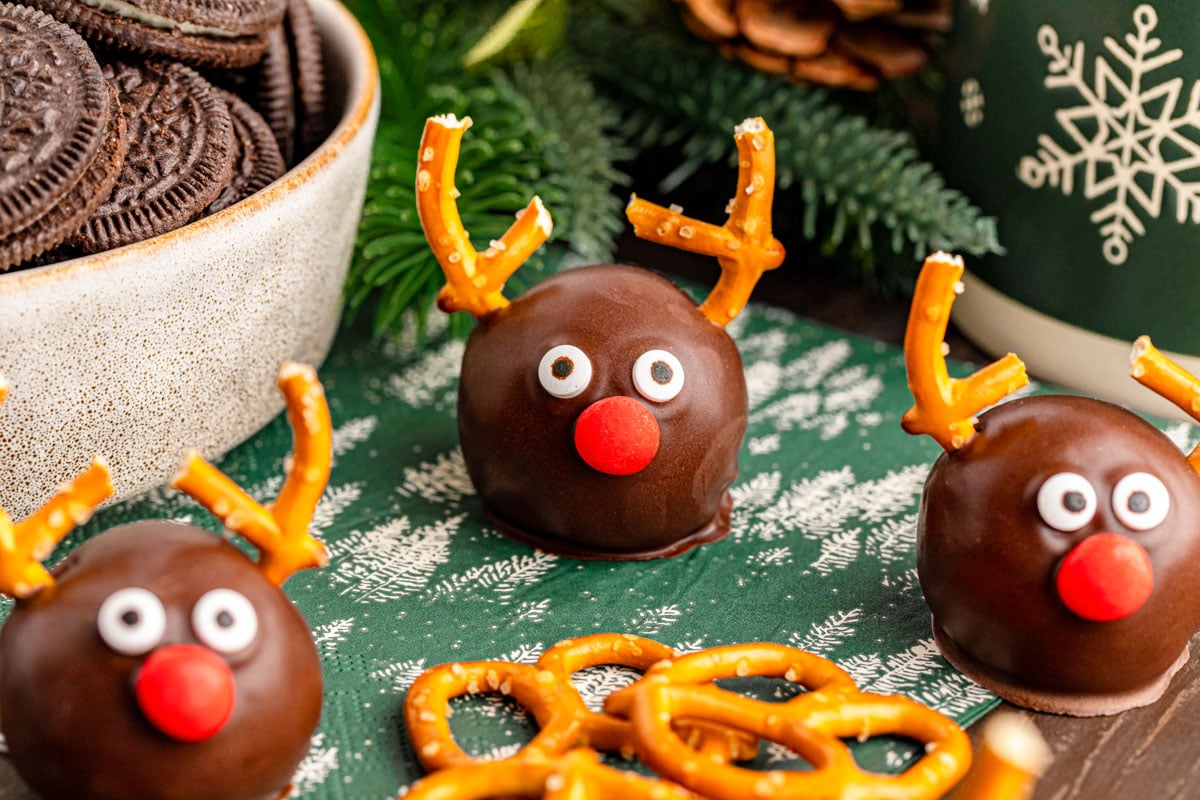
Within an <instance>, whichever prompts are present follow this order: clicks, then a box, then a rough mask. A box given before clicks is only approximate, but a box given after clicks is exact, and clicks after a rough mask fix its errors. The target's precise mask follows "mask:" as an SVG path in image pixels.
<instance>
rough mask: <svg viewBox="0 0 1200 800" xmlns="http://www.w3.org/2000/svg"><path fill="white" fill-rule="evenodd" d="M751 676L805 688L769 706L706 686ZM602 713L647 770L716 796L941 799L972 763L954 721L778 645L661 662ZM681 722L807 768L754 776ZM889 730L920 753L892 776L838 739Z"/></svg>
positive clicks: (729, 799) (723, 799)
mask: <svg viewBox="0 0 1200 800" xmlns="http://www.w3.org/2000/svg"><path fill="white" fill-rule="evenodd" d="M752 675H753V676H759V677H767V678H783V679H785V680H787V681H790V682H792V683H796V684H799V685H801V686H803V687H804V688H805V689H807V690H808V691H806V692H805V693H803V694H801V695H798V696H797V697H795V698H793V699H792V700H789V701H787V702H786V703H768V702H763V701H760V700H755V699H753V698H750V697H746V696H744V695H740V694H736V693H734V692H729V691H726V690H724V689H720V688H718V687H717V686H716V685H715V684H713V683H712V682H713V681H716V680H720V679H722V678H733V677H747V676H752ZM605 710H606V711H609V712H611V713H615V714H618V715H621V716H625V717H627V718H628V719H629V720H630V722H631V723H632V724H633V727H634V731H635V736H634V742H635V743H636V749H637V754H638V756H639V757H640V758H641V759H642V761H643V762H645V763H646V764H647V765H648V766H650V767H651V768H652V769H653V770H654V771H655V772H657V773H659V774H660V775H662V776H664V777H666V778H668V779H670V780H672V781H675V782H677V783H679V784H681V785H683V786H684V787H686V788H688V789H690V790H692V791H694V792H696V793H698V794H701V795H703V796H705V797H710V798H714V800H742V799H743V798H753V797H771V798H796V800H799V799H800V798H804V800H816V799H817V798H829V800H853V799H854V798H873V799H874V800H921V799H922V798H933V797H940V796H942V794H944V793H945V792H946V791H947V790H949V789H950V788H951V787H952V786H953V785H954V784H955V783H956V782H957V781H958V780H959V779H960V778H962V776H963V775H964V774H965V773H966V771H967V768H968V766H969V765H970V763H971V746H970V742H969V740H968V739H967V736H966V734H965V733H964V732H963V730H962V729H961V728H960V727H958V725H957V724H955V723H954V722H953V720H950V719H949V718H947V717H945V716H943V715H942V714H939V713H938V712H936V711H934V710H933V709H931V708H928V707H927V706H923V705H921V704H920V703H917V702H915V701H913V700H910V699H908V698H906V697H903V696H900V695H879V694H871V693H867V692H860V691H858V688H857V686H856V685H855V683H854V680H853V679H852V678H851V677H850V676H849V675H848V674H847V673H846V672H844V671H843V670H842V669H841V668H839V667H838V666H837V665H836V664H834V663H833V662H832V661H830V660H828V659H825V658H822V657H820V656H817V655H814V654H812V653H808V652H805V651H803V650H798V649H796V648H794V647H787V646H784V645H779V644H769V643H758V644H742V645H730V646H727V647H717V648H713V649H710V650H702V651H700V652H697V653H692V654H689V655H686V656H682V657H680V658H679V659H676V660H674V661H666V662H662V663H660V664H657V665H655V666H654V667H652V668H651V669H650V670H649V671H648V672H647V673H646V675H645V676H644V677H643V678H642V679H641V680H639V681H637V682H636V683H634V684H633V685H632V686H628V687H626V688H624V689H621V690H619V691H617V692H614V693H613V694H612V695H611V696H610V697H609V698H608V700H607V701H606V702H605ZM679 718H685V719H689V720H707V721H709V722H711V723H715V724H718V725H721V726H725V727H728V728H732V729H735V730H740V731H743V732H744V733H746V734H749V735H753V736H756V737H760V738H762V739H766V740H768V741H772V742H776V743H778V744H781V745H784V746H785V747H787V748H788V749H790V750H792V751H794V752H795V753H797V754H798V755H800V756H801V757H803V758H804V759H805V761H807V762H808V763H809V764H810V765H811V766H812V770H810V771H803V772H802V771H785V770H775V771H771V772H760V771H756V770H748V769H743V768H741V767H737V766H734V765H732V764H720V763H712V762H706V761H703V760H701V759H699V758H697V757H696V755H695V754H694V753H693V752H692V751H691V750H690V748H688V747H687V745H686V744H685V743H684V742H683V741H682V740H681V739H680V738H679V736H678V735H677V734H676V733H675V732H674V730H673V728H672V721H673V720H675V719H679ZM889 734H894V735H899V736H903V737H906V738H909V739H914V740H916V741H918V742H921V743H923V744H924V745H925V754H924V755H923V756H922V757H921V758H920V759H919V760H918V761H917V762H916V763H915V764H913V765H912V766H910V767H909V768H908V769H906V770H905V771H904V772H902V773H900V774H899V775H881V774H878V773H873V772H867V771H866V770H863V769H861V768H860V767H858V765H857V764H855V762H854V758H853V757H852V756H851V754H850V749H849V748H848V747H847V746H846V745H845V744H844V743H843V742H842V739H848V738H859V739H866V738H869V737H871V736H880V735H889Z"/></svg>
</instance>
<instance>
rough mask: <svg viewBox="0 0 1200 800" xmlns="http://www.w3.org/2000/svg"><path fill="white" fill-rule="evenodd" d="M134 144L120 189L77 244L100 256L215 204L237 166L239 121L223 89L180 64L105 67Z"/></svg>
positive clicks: (74, 239) (78, 237) (85, 228)
mask: <svg viewBox="0 0 1200 800" xmlns="http://www.w3.org/2000/svg"><path fill="white" fill-rule="evenodd" d="M103 72H104V75H105V77H106V78H107V79H108V80H109V81H110V82H112V83H113V85H115V86H116V88H117V93H118V95H119V96H120V98H121V108H122V112H123V113H124V115H125V122H126V125H127V127H128V129H129V148H128V152H127V153H126V156H125V164H124V166H123V168H122V170H121V175H120V177H119V178H118V180H117V185H116V188H115V189H114V190H113V191H112V194H111V195H109V197H108V199H107V200H105V201H104V203H102V204H101V205H100V207H99V208H98V209H97V210H96V213H95V214H94V215H93V216H92V218H91V219H89V220H88V222H87V224H86V225H84V226H83V229H82V230H81V231H80V232H79V233H78V234H76V236H74V237H72V240H71V242H72V244H74V245H76V246H78V247H80V248H81V249H82V250H84V251H86V252H89V253H95V252H100V251H102V250H108V249H111V248H113V247H121V246H123V245H127V244H132V243H133V242H137V241H141V240H142V239H147V238H149V237H151V236H157V235H158V234H160V233H165V232H167V231H169V230H173V229H175V228H177V227H179V226H180V225H183V224H185V223H187V222H189V221H190V220H192V219H193V218H195V217H196V216H198V215H199V214H200V213H201V212H202V211H203V210H204V209H205V208H207V207H208V205H209V204H210V203H212V201H213V200H215V199H216V198H217V195H218V194H220V193H221V190H222V189H223V188H224V187H225V184H226V183H228V182H229V177H230V175H231V173H232V170H233V124H232V121H231V120H230V115H229V107H228V106H227V105H226V103H225V100H224V98H223V97H222V96H221V95H220V94H218V92H217V89H216V87H214V86H213V85H212V84H210V83H208V82H207V81H205V80H204V79H203V78H201V77H200V76H199V75H198V74H197V73H196V72H195V71H194V70H192V69H190V68H188V67H185V66H184V65H183V64H179V63H177V62H170V63H164V62H146V63H145V64H131V63H126V62H115V63H108V64H105V65H103Z"/></svg>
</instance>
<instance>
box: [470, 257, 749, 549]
mask: <svg viewBox="0 0 1200 800" xmlns="http://www.w3.org/2000/svg"><path fill="white" fill-rule="evenodd" d="M458 398H459V399H458V425H459V434H460V437H461V440H462V450H463V457H464V459H465V461H466V464H467V469H468V471H469V472H470V475H471V480H472V481H473V482H474V484H475V487H476V489H477V490H478V492H479V495H480V497H481V499H482V501H483V507H484V510H485V512H486V513H487V514H488V516H489V518H490V519H491V520H492V521H493V522H494V523H495V524H496V526H497V527H498V528H500V529H501V530H502V531H504V532H505V533H507V534H510V535H511V536H513V537H514V538H517V539H521V540H524V541H528V542H530V543H533V544H536V545H538V546H540V547H544V548H546V549H548V550H551V551H554V552H559V553H565V554H569V555H583V556H594V557H612V558H637V557H642V558H649V557H654V556H662V555H670V554H672V553H675V552H678V551H681V550H684V549H687V548H688V547H691V546H693V545H696V544H699V543H701V542H705V541H710V540H712V539H716V538H719V537H721V536H724V535H725V534H726V533H728V532H729V510H730V505H731V501H730V497H729V491H728V488H729V485H730V484H731V483H732V482H733V480H734V478H735V477H736V476H737V456H738V450H739V449H740V447H741V443H742V438H743V436H744V434H745V431H746V408H747V406H746V402H747V401H746V383H745V379H744V377H743V372H742V362H741V358H740V356H739V355H738V351H737V347H736V345H735V344H734V343H733V340H732V339H730V338H729V335H728V334H726V333H725V331H724V330H722V329H721V328H719V327H717V326H715V325H713V324H712V322H710V321H709V320H708V319H707V318H706V317H705V316H704V315H703V314H701V313H700V311H699V309H698V308H697V307H696V304H695V303H694V302H693V301H692V300H691V298H689V297H688V296H687V295H686V294H684V293H683V292H682V291H680V290H679V289H678V288H676V287H675V286H674V285H672V284H671V283H670V282H669V281H667V280H666V279H664V278H662V277H659V276H657V275H655V274H653V273H651V272H648V271H647V270H643V269H638V268H636V267H630V266H622V265H615V264H607V265H596V266H590V267H581V268H578V269H575V270H569V271H567V272H564V273H559V274H558V275H555V276H552V277H550V278H548V279H547V280H545V281H542V282H541V283H540V284H538V285H537V286H535V287H534V288H533V289H531V290H530V291H529V292H527V293H526V294H524V295H522V296H521V297H519V298H517V299H516V300H515V301H514V302H513V303H511V304H510V305H508V306H506V307H504V308H502V309H499V310H498V311H496V312H495V313H493V314H491V315H489V316H487V317H485V318H484V319H482V320H480V323H479V326H478V327H477V328H476V329H475V330H474V332H473V333H472V334H471V337H470V339H469V340H468V343H467V348H466V353H465V355H464V357H463V367H462V377H461V382H460V384H459V396H458Z"/></svg>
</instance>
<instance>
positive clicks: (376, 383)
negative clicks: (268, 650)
mask: <svg viewBox="0 0 1200 800" xmlns="http://www.w3.org/2000/svg"><path fill="white" fill-rule="evenodd" d="M730 331H731V333H732V334H733V335H734V336H735V338H736V339H737V341H738V343H739V346H740V348H741V350H742V354H743V360H744V363H745V368H746V375H747V383H748V387H749V392H750V427H749V431H748V434H747V437H746V443H745V445H744V447H743V450H742V455H741V461H740V467H741V476H740V478H739V479H738V481H737V483H736V484H735V488H734V491H735V496H736V507H735V510H734V529H733V532H732V533H731V535H730V536H729V537H728V538H727V539H725V540H723V541H720V542H716V543H713V544H709V545H706V546H704V547H701V548H698V549H695V550H692V551H691V552H689V553H686V554H684V555H682V556H680V557H677V558H674V559H668V560H659V561H650V562H618V563H610V562H583V561H575V560H570V559H564V558H556V557H554V556H551V555H548V554H545V553H542V552H539V551H535V550H533V549H530V548H529V547H526V546H524V545H520V544H516V543H513V542H510V541H508V540H506V539H504V538H502V537H500V536H499V535H498V534H497V533H495V532H494V531H493V530H492V529H491V528H490V527H489V526H488V525H487V524H486V523H485V522H484V519H483V517H482V514H481V512H480V507H479V504H478V501H477V498H476V497H475V496H474V494H473V492H472V489H471V486H470V482H469V480H468V479H467V475H466V471H465V469H464V467H463V464H462V459H461V456H460V454H459V452H458V449H457V444H458V443H457V429H456V425H455V393H456V390H457V373H458V364H459V360H460V357H461V352H462V343H461V342H459V341H456V340H453V339H450V338H449V337H447V336H446V335H445V333H444V332H434V333H433V335H432V336H431V338H430V339H428V340H427V341H426V342H425V343H424V344H422V345H420V346H418V344H417V343H416V340H415V338H414V337H411V336H408V337H405V336H401V337H397V338H396V339H394V340H390V341H386V342H377V341H372V340H371V339H370V338H369V337H368V336H366V335H365V334H364V333H363V332H361V331H360V330H358V329H356V328H347V329H345V330H343V331H342V333H341V334H340V336H339V338H338V340H337V341H336V343H335V345H334V348H333V350H332V353H331V354H330V356H329V358H328V360H327V362H326V363H325V365H324V366H323V367H322V369H321V370H320V375H321V379H322V381H323V382H324V384H325V386H326V390H327V393H328V397H329V401H330V406H331V410H332V414H333V422H334V427H335V437H334V442H335V445H334V447H335V463H334V468H333V474H332V478H331V481H330V484H329V487H328V490H327V492H326V494H325V497H324V499H323V501H322V502H321V504H320V506H319V508H318V510H317V514H316V519H315V520H314V531H315V532H316V533H317V534H318V535H319V536H320V537H322V538H323V539H324V540H325V541H326V542H327V543H328V545H329V549H330V552H331V555H332V559H331V562H330V564H329V566H328V567H326V568H325V569H321V570H310V571H306V572H303V573H300V574H298V575H296V576H294V577H293V578H292V579H291V580H290V581H289V582H288V583H287V585H286V591H287V592H288V594H289V595H290V596H291V597H292V598H294V600H295V602H296V603H297V605H298V606H299V608H300V610H301V611H302V612H303V613H304V615H305V617H306V618H307V619H308V621H309V623H310V624H311V626H312V630H313V634H314V637H315V639H316V642H317V645H318V647H319V649H320V652H321V654H322V658H323V662H324V668H325V675H326V682H327V686H326V698H325V710H324V714H323V718H322V722H321V725H320V728H319V729H318V732H317V735H316V737H315V738H314V741H313V746H312V750H311V752H310V754H309V756H308V758H307V759H306V760H305V762H304V763H303V764H302V765H301V768H300V770H299V773H298V774H297V776H296V794H297V795H298V796H303V797H313V798H356V799H358V800H362V799H364V798H388V797H393V796H395V795H396V794H397V792H398V791H399V790H400V789H401V787H403V786H406V785H407V784H409V783H410V782H411V781H412V780H413V779H415V778H416V777H418V776H419V775H420V774H421V772H420V769H419V767H418V766H417V765H416V761H415V758H414V756H413V753H412V751H411V748H410V747H409V744H408V741H407V737H406V735H405V731H404V728H403V723H402V721H401V713H400V710H401V704H402V702H403V695H404V692H405V690H406V688H407V687H408V686H409V685H410V684H411V682H412V680H413V679H414V678H415V677H416V676H417V675H418V674H419V673H420V672H421V671H422V670H423V669H425V668H427V667H429V666H432V665H435V664H440V663H443V662H447V661H454V660H474V659H501V658H502V659H508V660H518V661H526V662H532V661H534V660H535V659H536V658H537V656H538V655H539V654H540V653H541V652H542V651H543V650H544V649H545V648H547V647H549V646H550V645H552V644H554V643H555V642H558V641H560V640H561V639H564V638H568V637H573V636H578V635H582V634H587V633H593V632H602V631H619V632H632V633H637V634H641V635H644V636H648V637H650V638H653V639H657V640H659V641H662V642H664V643H666V644H670V645H672V646H675V647H677V648H680V649H682V650H694V649H698V648H702V647H710V646H714V645H720V644H729V643H736V642H746V641H757V640H763V641H773V642H781V643H786V644H792V645H796V646H799V647H802V648H805V649H809V650H812V651H815V652H817V653H820V654H822V655H825V656H828V657H830V658H832V659H834V660H835V661H837V662H838V663H839V664H840V665H841V666H843V667H844V668H845V669H847V670H848V671H849V672H850V673H851V674H852V675H853V676H854V677H855V678H856V679H857V681H858V682H859V685H860V687H861V688H863V689H864V690H870V691H876V692H901V693H904V694H907V695H910V696H912V697H914V698H915V699H917V700H919V701H922V702H924V703H928V704H931V705H933V706H935V707H936V708H939V709H940V710H942V711H944V712H945V713H947V714H949V715H950V716H952V717H954V718H955V719H957V720H959V721H960V722H962V723H964V724H966V723H970V722H971V721H972V720H974V719H976V718H978V717H979V716H981V715H982V714H983V713H984V712H986V711H987V710H988V709H990V708H991V707H992V706H993V705H994V704H995V702H996V700H995V698H994V697H993V696H992V695H991V694H989V693H987V692H985V691H983V690H982V689H980V688H979V687H977V686H975V685H974V684H972V683H970V682H969V681H967V680H966V679H964V678H963V677H961V676H960V675H959V674H958V673H956V672H955V671H953V670H951V669H950V668H949V667H948V666H947V665H946V663H945V662H944V661H943V660H942V659H941V657H940V656H939V655H938V654H937V651H936V649H935V648H934V646H933V644H932V641H931V638H930V631H929V615H928V610H927V609H926V607H925V605H924V602H923V600H922V597H921V592H920V588H919V586H918V584H917V580H916V571H915V567H914V557H913V544H914V539H915V533H916V530H915V521H916V511H917V504H918V499H919V494H920V490H921V485H922V481H923V479H924V476H925V474H926V472H927V470H928V468H929V465H930V464H931V463H932V462H933V460H934V459H935V458H936V457H937V455H938V453H939V452H940V448H939V447H938V446H937V445H936V444H935V443H934V442H933V441H932V440H930V439H928V438H927V437H912V436H908V435H906V434H905V433H904V432H903V431H901V429H900V426H899V417H900V414H901V413H902V412H903V411H904V409H905V408H907V407H908V405H909V404H910V402H911V398H910V395H909V393H908V389H907V386H906V383H905V375H904V366H903V360H902V356H901V354H900V352H899V351H898V350H897V349H896V348H893V347H890V346H886V345H883V344H880V343H878V342H874V341H870V340H866V339H862V338H857V337H855V336H851V335H846V334H843V333H839V332H836V331H833V330H830V329H828V328H826V327H822V326H820V325H817V324H814V323H812V322H808V321H805V320H803V319H799V318H797V317H795V316H793V315H792V314H790V313H788V312H786V311H782V310H780V309H777V308H771V307H765V306H761V305H751V306H750V307H749V308H748V309H747V311H746V312H745V313H744V314H743V315H742V316H741V317H739V318H738V319H737V320H735V321H734V322H733V323H732V324H731V326H730ZM1189 431H1190V427H1189V426H1186V425H1180V426H1178V428H1177V430H1176V431H1175V434H1177V435H1178V436H1186V435H1188V432H1189ZM290 443H291V432H290V430H289V429H288V426H287V423H286V421H285V420H284V419H283V418H282V416H280V417H279V418H277V419H276V420H274V421H273V422H272V423H271V424H270V425H268V426H267V427H266V428H265V429H263V430H262V431H261V432H260V433H259V434H258V435H256V436H255V437H253V438H252V439H251V440H250V441H248V442H246V443H245V444H243V445H242V446H240V447H239V448H237V449H236V450H234V451H233V452H232V453H230V454H229V455H228V456H227V457H226V458H225V459H224V460H223V461H222V462H220V466H221V468H222V469H223V470H224V471H225V472H226V473H227V474H229V475H230V476H231V477H232V478H234V479H235V480H236V481H238V482H239V483H240V484H241V485H242V486H243V487H245V488H246V489H247V490H248V491H249V492H250V493H251V494H252V495H253V496H255V497H256V498H258V499H259V500H262V501H269V500H271V499H273V498H274V496H275V493H276V492H277V491H278V489H279V487H280V485H281V483H282V475H283V467H282V463H283V459H284V457H285V456H286V455H287V454H288V452H289V450H290V446H291V444H290ZM146 517H169V518H174V519H179V520H183V521H188V522H192V523H195V524H197V525H201V526H203V527H207V528H211V529H213V530H217V529H218V526H217V525H216V523H215V521H214V519H213V518H212V517H211V516H210V515H209V514H208V513H207V512H205V511H204V510H202V509H200V508H199V507H198V506H197V505H196V504H194V503H193V502H192V501H191V500H190V499H188V498H186V497H183V496H181V495H179V494H176V493H174V492H172V491H169V490H158V491H154V492H151V493H150V494H149V495H147V496H145V497H143V498H140V499H137V500H135V501H131V502H127V503H124V504H121V505H118V506H114V507H112V508H109V509H106V510H105V511H103V512H102V513H100V514H98V515H97V516H96V517H95V518H94V519H93V520H92V521H91V522H90V523H89V524H88V525H86V526H85V527H84V528H83V529H81V530H80V531H77V532H76V533H74V534H72V535H71V537H69V539H68V540H67V541H66V542H65V543H64V544H63V545H62V546H60V548H59V550H58V552H57V554H56V556H55V558H57V557H60V556H61V555H62V554H63V553H65V552H66V551H67V550H68V549H69V548H70V547H71V546H73V544H74V543H77V542H78V541H79V539H80V537H84V536H88V535H93V534H95V533H96V532H99V531H102V530H104V529H106V528H109V527H112V526H114V525H116V524H119V523H122V522H126V521H130V520H135V519H141V518H146ZM630 677H631V675H630V674H629V673H627V672H626V671H624V670H621V669H618V668H596V669H592V670H588V671H586V672H585V673H582V674H580V675H579V676H577V683H578V684H579V685H580V687H581V691H582V692H583V694H584V696H585V698H586V699H587V700H588V701H589V702H590V703H592V704H593V705H598V704H599V702H600V700H601V698H602V697H603V695H604V694H607V692H609V691H611V689H612V688H613V687H615V686H617V685H620V684H622V683H624V682H626V681H628V680H629V679H630ZM739 683H741V684H742V688H743V689H746V690H748V691H751V692H754V693H756V694H758V695H760V696H764V697H770V696H786V695H788V694H789V691H790V690H789V688H788V687H787V686H785V685H783V684H782V683H777V682H768V681H757V682H756V681H740V682H739ZM454 729H455V731H456V732H457V734H458V735H459V737H460V741H461V742H463V744H464V746H465V747H467V748H468V750H470V751H473V752H476V753H480V754H487V755H493V756H494V755H505V754H508V753H511V752H513V751H514V750H515V749H516V747H517V746H519V744H520V743H521V742H522V741H524V740H525V739H527V738H528V736H529V732H530V731H531V730H532V723H531V722H530V720H529V719H528V718H527V716H526V715H524V714H523V713H522V712H521V710H520V709H519V708H516V707H515V706H514V705H512V704H511V703H508V702H505V701H502V700H500V699H499V698H496V697H491V698H489V699H481V700H473V701H469V702H468V701H463V702H460V703H458V706H457V709H456V713H455V716H454ZM855 752H856V757H857V758H859V760H860V761H861V762H862V763H863V764H864V765H866V766H868V767H871V768H877V769H897V768H899V767H901V766H902V765H903V764H904V763H906V762H907V761H908V760H909V759H910V758H912V756H913V755H914V753H915V748H914V747H913V746H912V745H911V744H910V743H907V742H903V741H899V740H889V739H876V740H871V741H869V742H868V743H866V744H865V745H859V744H857V743H856V744H855ZM759 761H760V762H761V764H764V765H765V764H767V763H770V764H772V765H773V766H776V767H779V766H787V765H789V764H790V765H791V766H793V767H797V766H799V765H797V764H796V763H795V762H794V760H789V756H788V754H787V753H786V752H783V751H781V749H780V748H771V747H766V748H763V749H762V750H761V751H760V758H759Z"/></svg>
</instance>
